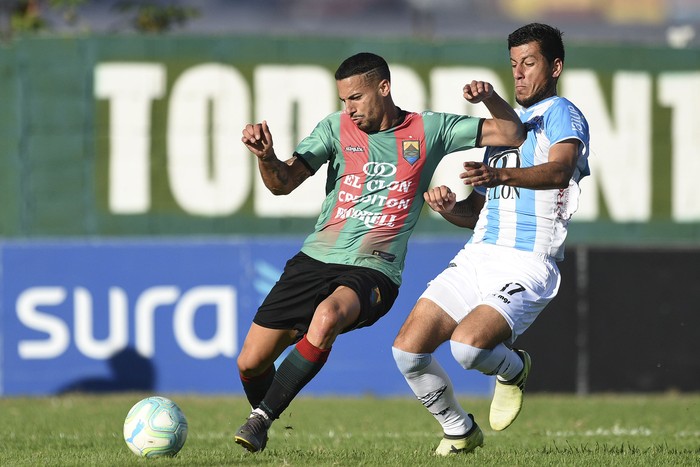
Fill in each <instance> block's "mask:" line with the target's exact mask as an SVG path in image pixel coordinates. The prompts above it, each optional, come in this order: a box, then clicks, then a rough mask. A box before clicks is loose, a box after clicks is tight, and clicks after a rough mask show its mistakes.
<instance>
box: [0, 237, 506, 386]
mask: <svg viewBox="0 0 700 467" xmlns="http://www.w3.org/2000/svg"><path fill="white" fill-rule="evenodd" d="M301 243H302V239H301V238H296V237H295V238H279V237H275V238H272V237H271V238H250V237H247V238H240V239H186V240H184V239H172V240H158V241H153V240H119V241H109V240H99V241H91V240H75V241H60V242H59V241H55V242H35V241H31V242H29V241H26V242H7V243H3V244H1V245H0V254H1V266H2V273H1V279H0V287H1V288H0V295H1V297H0V306H2V309H1V310H0V342H1V343H2V344H1V345H2V347H1V351H2V353H1V354H0V395H47V394H60V393H64V392H69V391H118V390H143V391H157V392H189V393H218V394H231V393H240V394H242V390H241V387H240V382H239V380H238V375H237V369H236V356H237V355H238V352H239V349H240V346H241V345H242V343H243V340H244V338H245V334H246V332H247V329H248V326H249V325H250V323H251V321H252V318H253V315H254V314H255V310H256V309H257V307H258V305H259V304H260V303H261V302H262V300H263V298H264V297H265V295H266V294H267V292H268V291H269V290H270V288H271V287H272V285H273V284H274V283H275V281H276V280H277V279H278V278H279V275H280V274H281V272H282V269H283V267H284V264H285V262H286V260H287V258H289V257H291V256H292V255H294V254H295V253H296V252H297V251H298V249H299V247H300V246H301ZM462 243H463V239H452V240H439V241H438V240H435V241H433V240H427V239H420V238H419V239H414V240H413V241H412V242H411V247H410V251H409V255H408V257H407V263H406V273H405V275H404V283H403V286H402V287H401V292H400V294H399V298H398V300H397V301H396V303H395V305H394V308H393V310H392V311H391V312H390V313H389V314H388V315H387V316H385V317H384V318H382V320H380V321H379V322H378V323H377V324H375V325H374V326H373V327H371V328H363V329H360V330H357V331H354V332H352V333H349V334H347V335H343V336H341V337H340V338H339V339H338V340H337V341H336V343H335V345H334V347H333V351H332V353H331V357H330V359H329V362H328V364H327V365H326V366H325V367H324V369H323V370H322V371H321V373H319V375H318V376H317V377H316V378H315V379H314V380H313V381H312V382H311V383H309V385H308V386H307V387H306V388H305V390H304V393H305V394H317V395H318V394H342V395H360V394H376V395H410V391H409V389H408V387H407V385H406V383H405V381H404V380H403V377H402V376H401V375H400V373H399V372H398V370H397V369H396V367H395V364H394V361H393V358H392V356H391V344H392V341H393V339H394V336H395V335H396V332H397V331H398V329H399V327H400V326H401V323H402V322H403V320H404V319H405V317H406V316H407V314H408V312H409V311H410V309H411V307H412V306H413V304H414V302H415V301H416V299H417V298H418V296H419V295H420V293H421V292H422V291H423V289H424V287H425V284H426V283H427V281H428V280H430V279H431V278H432V277H433V276H434V275H435V274H436V273H437V272H439V271H440V270H442V268H443V267H444V266H445V265H446V264H447V262H448V261H449V260H450V259H451V257H452V256H453V255H454V254H455V253H456V252H457V250H458V249H459V248H460V247H461V245H462ZM438 358H440V359H441V362H442V363H443V365H444V366H445V367H446V369H447V370H448V372H450V373H451V374H452V375H453V379H454V383H455V386H456V390H457V392H459V393H463V394H471V395H486V394H489V393H490V391H491V390H492V386H493V379H492V378H489V377H486V376H483V375H479V374H476V373H475V372H465V371H464V370H462V369H461V368H460V367H459V366H458V365H457V364H456V363H454V361H453V360H452V358H451V356H450V355H449V349H448V348H447V346H443V348H441V349H439V350H438ZM473 373H474V374H473Z"/></svg>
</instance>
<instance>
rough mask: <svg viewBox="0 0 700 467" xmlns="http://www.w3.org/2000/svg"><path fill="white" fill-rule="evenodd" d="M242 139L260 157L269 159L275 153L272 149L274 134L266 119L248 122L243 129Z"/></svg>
mask: <svg viewBox="0 0 700 467" xmlns="http://www.w3.org/2000/svg"><path fill="white" fill-rule="evenodd" d="M241 141H243V144H245V145H246V147H247V148H248V149H249V150H250V152H252V153H253V154H255V155H256V156H257V157H258V159H267V158H270V157H273V156H274V154H275V152H274V150H273V149H272V134H271V133H270V127H268V126H267V121H266V120H263V121H262V123H256V124H252V123H249V124H247V125H246V126H245V128H244V129H243V137H242V138H241Z"/></svg>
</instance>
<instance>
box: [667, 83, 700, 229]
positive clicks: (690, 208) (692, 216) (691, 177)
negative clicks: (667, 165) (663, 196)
mask: <svg viewBox="0 0 700 467" xmlns="http://www.w3.org/2000/svg"><path fill="white" fill-rule="evenodd" d="M699 90H700V73H698V72H695V73H662V74H661V75H660V76H659V101H660V102H661V104H663V105H666V106H669V107H671V108H672V109H673V113H672V116H671V140H672V141H673V144H672V145H671V147H670V148H668V150H669V151H670V153H671V155H672V157H671V160H672V164H673V165H672V175H673V183H672V187H671V200H672V206H673V210H672V213H671V214H672V216H673V220H674V221H678V222H697V221H699V220H700V195H698V187H697V180H695V178H696V177H697V174H698V173H700V155H699V154H698V151H699V149H698V148H700V131H698V130H699V129H700V112H699V111H698V109H700V92H698V91H699Z"/></svg>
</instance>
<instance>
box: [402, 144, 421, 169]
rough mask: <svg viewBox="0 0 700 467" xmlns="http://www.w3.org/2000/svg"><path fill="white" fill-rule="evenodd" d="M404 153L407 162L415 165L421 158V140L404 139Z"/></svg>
mask: <svg viewBox="0 0 700 467" xmlns="http://www.w3.org/2000/svg"><path fill="white" fill-rule="evenodd" d="M402 153H403V154H402V155H403V158H404V159H406V162H408V163H409V164H411V165H413V164H415V162H416V161H417V160H418V159H420V141H418V140H404V141H402Z"/></svg>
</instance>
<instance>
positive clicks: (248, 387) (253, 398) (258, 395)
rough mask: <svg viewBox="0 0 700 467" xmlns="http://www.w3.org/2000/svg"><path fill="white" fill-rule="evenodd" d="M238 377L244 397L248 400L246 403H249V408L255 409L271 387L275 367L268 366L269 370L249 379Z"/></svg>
mask: <svg viewBox="0 0 700 467" xmlns="http://www.w3.org/2000/svg"><path fill="white" fill-rule="evenodd" d="M239 376H240V378H241V384H242V385H243V390H244V391H245V395H246V397H247V398H248V402H250V406H251V407H253V408H254V409H256V408H258V406H259V405H260V402H261V401H262V400H263V398H264V397H265V394H267V391H268V390H269V389H270V386H271V385H272V380H273V379H274V377H275V365H270V368H268V369H267V370H265V372H264V373H263V374H261V375H258V376H252V377H250V378H246V377H245V376H243V375H240V374H239Z"/></svg>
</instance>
